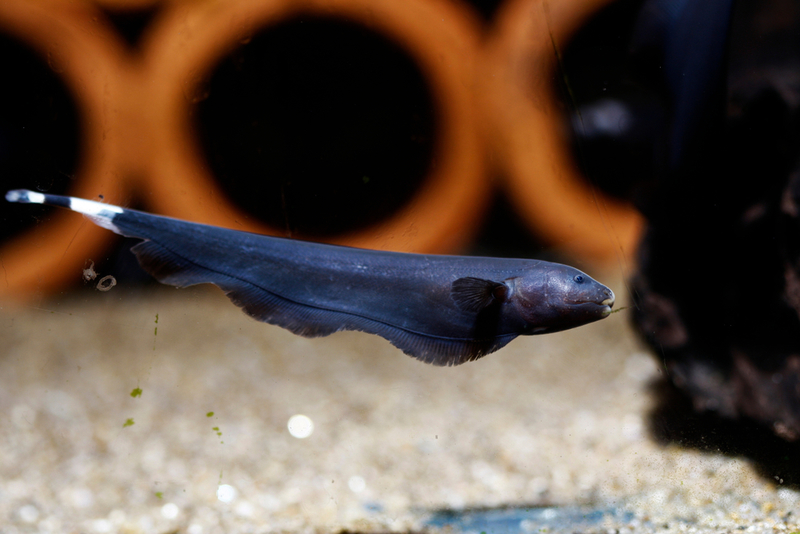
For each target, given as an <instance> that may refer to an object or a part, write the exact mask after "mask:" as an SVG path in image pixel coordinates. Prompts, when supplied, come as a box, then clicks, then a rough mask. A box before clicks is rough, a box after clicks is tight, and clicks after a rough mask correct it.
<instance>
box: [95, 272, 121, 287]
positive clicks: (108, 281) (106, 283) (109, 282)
mask: <svg viewBox="0 0 800 534" xmlns="http://www.w3.org/2000/svg"><path fill="white" fill-rule="evenodd" d="M115 285H117V279H116V278H114V277H113V276H111V275H110V274H109V275H106V276H104V277H103V278H101V279H100V280H98V282H97V285H96V286H95V287H96V288H97V290H98V291H108V290H109V289H111V288H112V287H114V286H115Z"/></svg>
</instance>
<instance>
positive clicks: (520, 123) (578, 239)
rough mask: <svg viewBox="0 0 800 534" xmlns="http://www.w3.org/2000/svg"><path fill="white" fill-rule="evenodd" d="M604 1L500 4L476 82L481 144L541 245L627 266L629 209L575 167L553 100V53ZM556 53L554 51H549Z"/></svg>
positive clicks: (638, 222) (631, 247) (633, 227)
mask: <svg viewBox="0 0 800 534" xmlns="http://www.w3.org/2000/svg"><path fill="white" fill-rule="evenodd" d="M608 3H610V2H609V0H506V2H505V3H504V4H503V5H502V7H501V8H500V11H499V12H498V13H497V15H496V17H495V19H496V23H495V26H494V27H493V29H492V34H491V37H490V39H489V41H488V43H487V46H486V48H485V50H484V55H483V76H481V77H480V80H481V82H482V90H481V91H480V94H481V95H482V96H483V98H484V100H483V102H482V110H483V112H484V113H486V117H485V118H486V121H485V122H486V123H487V124H490V125H491V127H490V128H489V129H488V130H487V131H486V133H487V134H488V135H487V136H486V138H487V142H488V143H491V145H492V148H493V152H494V153H495V154H497V155H498V156H499V158H498V160H499V162H500V166H501V168H502V171H503V173H504V175H505V177H506V178H507V179H506V181H505V187H506V190H507V191H508V194H509V197H510V198H511V201H512V203H513V205H514V206H515V208H516V209H517V210H518V211H519V212H520V213H521V214H522V216H523V217H524V218H525V220H526V221H527V222H528V224H529V225H530V228H531V229H532V230H533V231H534V232H536V234H538V235H539V236H540V237H541V238H542V239H544V240H545V241H546V242H547V243H549V244H551V245H553V246H556V247H558V248H560V249H562V250H563V251H565V252H566V253H568V254H569V255H571V256H573V257H576V258H585V259H589V260H593V261H596V262H613V261H623V262H624V261H627V260H628V259H629V258H630V256H631V254H632V253H633V252H634V251H635V249H636V246H637V243H638V240H639V235H640V234H641V231H642V225H643V221H642V217H641V215H640V214H639V213H638V212H637V211H636V210H635V209H634V208H633V207H632V206H630V205H629V204H626V203H624V202H621V201H619V200H616V199H613V198H610V197H608V196H606V195H604V194H603V193H602V192H601V191H599V190H598V189H596V188H595V187H593V186H592V185H591V183H590V182H589V181H588V180H587V179H586V178H585V177H583V176H582V175H581V173H580V172H579V171H578V169H577V168H576V166H575V162H574V161H573V159H572V156H571V154H570V150H569V147H568V143H567V138H566V135H565V133H564V129H565V121H564V119H563V117H562V116H561V115H560V113H559V111H558V110H559V109H560V105H559V104H558V100H557V96H556V94H555V88H554V87H555V83H554V82H555V76H556V75H557V67H558V63H557V55H556V54H557V53H558V54H560V53H561V52H562V51H563V49H564V45H565V44H566V43H567V42H568V41H569V38H570V36H571V35H572V34H573V33H574V32H575V31H577V30H578V29H579V28H580V26H581V25H582V24H583V23H584V22H585V21H586V20H587V19H588V18H589V16H591V15H592V14H593V13H595V12H597V11H598V10H599V9H600V8H602V7H604V6H605V5H607V4H608ZM556 48H557V50H556Z"/></svg>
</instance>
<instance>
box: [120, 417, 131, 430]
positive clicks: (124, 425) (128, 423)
mask: <svg viewBox="0 0 800 534" xmlns="http://www.w3.org/2000/svg"><path fill="white" fill-rule="evenodd" d="M133 424H134V423H133V417H128V418H127V419H126V420H125V424H123V425H122V428H125V427H126V426H133Z"/></svg>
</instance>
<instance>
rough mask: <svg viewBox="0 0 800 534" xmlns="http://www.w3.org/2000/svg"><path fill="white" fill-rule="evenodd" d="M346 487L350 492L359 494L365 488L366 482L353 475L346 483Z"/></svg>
mask: <svg viewBox="0 0 800 534" xmlns="http://www.w3.org/2000/svg"><path fill="white" fill-rule="evenodd" d="M347 487H349V488H350V491H352V492H353V493H361V492H362V491H364V489H365V488H366V487H367V483H366V481H365V480H364V479H363V478H361V477H360V476H358V475H353V476H351V477H350V479H349V480H348V481H347Z"/></svg>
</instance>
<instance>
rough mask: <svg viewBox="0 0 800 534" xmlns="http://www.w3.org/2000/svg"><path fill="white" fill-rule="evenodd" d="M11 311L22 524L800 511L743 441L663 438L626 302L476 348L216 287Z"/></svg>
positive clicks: (1, 320) (155, 525)
mask: <svg viewBox="0 0 800 534" xmlns="http://www.w3.org/2000/svg"><path fill="white" fill-rule="evenodd" d="M614 289H621V288H617V287H615V288H614ZM156 318H157V324H156ZM156 327H157V331H156ZM0 331H2V338H1V339H2V344H1V346H0V366H1V367H0V429H1V431H2V436H3V438H2V446H0V524H2V527H0V530H2V532H8V533H11V532H37V531H40V532H89V533H93V532H97V533H103V532H126V533H137V532H143V533H150V532H162V533H166V532H187V533H190V534H203V533H214V532H226V533H227V532H274V531H284V532H335V531H339V530H342V529H348V530H358V531H400V532H404V531H412V530H413V531H416V530H419V529H424V528H430V527H426V521H427V520H428V519H429V518H430V514H431V513H432V512H435V511H437V510H441V509H454V510H461V509H471V508H475V507H478V508H483V507H505V506H515V505H523V506H532V505H574V504H579V505H590V506H595V507H597V506H601V507H613V508H615V509H620V510H625V511H626V513H628V515H627V516H626V519H625V520H624V521H621V522H619V521H617V522H615V521H613V520H608V521H606V523H604V524H599V525H597V526H596V527H594V528H595V529H596V530H598V531H601V532H606V531H608V530H609V529H611V530H622V531H626V530H632V531H636V532H650V531H653V532H655V531H658V532H723V531H731V530H736V529H740V528H741V529H745V530H746V531H749V532H761V531H765V532H772V531H786V532H793V531H795V530H798V529H800V514H798V513H797V512H796V511H795V510H800V493H798V492H796V491H793V490H791V489H787V488H784V487H781V486H780V485H779V484H778V483H777V482H775V481H772V480H769V479H768V478H764V477H762V476H759V475H757V474H755V472H754V470H753V469H752V468H751V467H750V466H749V464H748V463H747V462H746V461H745V460H741V459H735V458H728V457H725V456H721V455H715V454H707V453H700V452H697V451H695V450H685V449H681V448H679V447H677V446H670V447H666V448H665V447H662V446H659V445H658V444H656V443H654V442H653V440H652V439H651V438H650V437H649V434H648V431H647V419H646V418H647V413H648V410H649V408H650V405H651V402H652V398H651V396H650V394H649V393H648V388H647V385H648V383H650V382H651V381H652V380H653V379H655V378H657V377H658V376H659V372H660V371H659V370H658V366H657V365H656V362H655V360H654V359H653V358H652V357H651V356H649V355H648V354H647V353H646V351H645V350H644V348H643V347H642V346H641V345H640V344H639V343H638V341H637V340H636V338H635V336H634V335H633V333H632V332H631V330H630V329H629V327H628V320H627V317H626V314H625V312H622V313H618V314H614V315H612V316H611V317H610V318H608V319H606V320H604V321H602V322H600V323H596V324H593V325H589V326H587V327H583V328H580V329H576V330H572V331H569V332H565V333H561V334H554V335H548V336H539V337H533V338H525V339H519V340H517V341H515V342H513V343H512V344H511V345H509V346H508V347H507V348H506V349H504V350H502V351H500V352H499V353H497V354H495V355H492V356H490V357H487V358H485V359H483V360H480V361H478V362H474V363H470V364H466V365H463V366H460V367H456V368H437V367H432V366H429V365H425V364H422V363H419V362H417V361H415V360H413V359H411V358H409V357H406V356H404V355H403V354H402V353H400V352H399V351H398V350H396V349H394V348H393V347H392V346H391V345H389V343H388V342H386V341H384V340H383V339H381V338H378V337H375V336H370V335H366V334H359V333H352V332H347V333H340V334H336V335H333V336H330V337H328V338H320V339H304V338H300V337H296V336H293V335H292V334H290V333H288V332H287V331H284V330H282V329H280V328H277V327H271V326H267V325H263V324H260V323H257V322H255V321H253V320H252V319H250V318H248V317H246V316H245V315H243V314H242V313H241V312H240V311H239V310H238V309H237V308H235V307H233V306H232V305H230V304H229V303H228V301H227V299H225V298H224V297H223V296H222V294H221V293H220V292H219V291H217V290H215V289H213V288H199V289H189V290H173V289H164V290H160V291H155V292H147V293H145V294H143V295H136V294H131V293H126V292H125V289H124V287H123V288H120V287H119V286H118V288H114V289H112V290H111V291H109V292H107V293H79V294H77V295H73V296H71V297H68V298H67V297H65V298H62V299H58V300H55V301H45V302H42V303H41V304H39V305H38V306H35V307H25V308H9V307H5V308H4V309H3V310H2V311H0ZM137 388H138V389H137ZM139 390H141V394H140V395H139V394H138V393H139ZM297 414H303V415H305V416H307V417H308V418H310V420H311V421H312V422H313V425H314V426H313V433H312V434H311V435H310V436H309V437H307V438H304V439H300V438H296V437H293V436H292V434H291V433H290V432H289V429H288V427H287V424H288V421H289V419H290V418H291V417H292V416H294V415H297ZM609 521H610V522H609ZM523 527H525V528H523V529H522V530H526V529H527V530H530V531H537V530H538V529H537V527H536V525H535V524H534V525H527V526H525V525H523ZM551 530H553V529H552V528H551Z"/></svg>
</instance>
